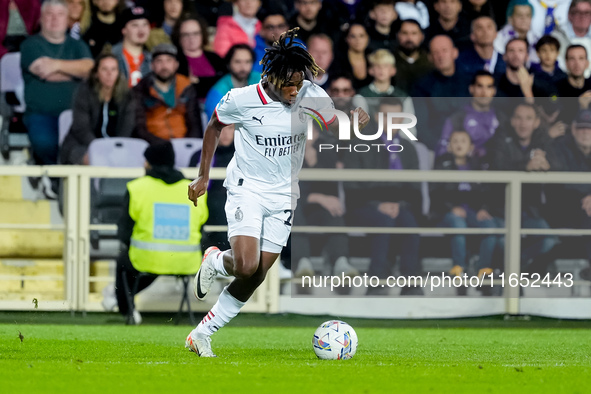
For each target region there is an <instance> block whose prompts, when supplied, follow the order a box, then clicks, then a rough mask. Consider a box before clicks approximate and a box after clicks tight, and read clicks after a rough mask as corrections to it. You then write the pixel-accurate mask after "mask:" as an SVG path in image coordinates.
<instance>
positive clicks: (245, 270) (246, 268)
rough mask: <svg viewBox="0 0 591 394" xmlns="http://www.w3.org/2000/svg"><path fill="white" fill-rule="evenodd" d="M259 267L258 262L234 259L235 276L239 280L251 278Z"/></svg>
mask: <svg viewBox="0 0 591 394" xmlns="http://www.w3.org/2000/svg"><path fill="white" fill-rule="evenodd" d="M258 266H259V262H258V261H253V260H250V259H245V258H236V257H234V276H235V277H237V278H239V279H247V278H250V277H251V276H253V275H254V274H255V272H256V271H257V268H258Z"/></svg>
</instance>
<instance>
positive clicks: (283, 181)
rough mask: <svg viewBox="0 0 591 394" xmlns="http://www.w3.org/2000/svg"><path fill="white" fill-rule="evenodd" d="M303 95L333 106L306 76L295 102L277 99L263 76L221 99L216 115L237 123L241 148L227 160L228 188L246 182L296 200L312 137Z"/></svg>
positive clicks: (237, 145) (260, 190) (236, 136)
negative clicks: (273, 98)
mask: <svg viewBox="0 0 591 394" xmlns="http://www.w3.org/2000/svg"><path fill="white" fill-rule="evenodd" d="M302 99H305V101H304V103H305V105H306V106H307V107H308V106H310V103H317V105H316V108H314V109H315V110H317V111H321V110H323V109H328V108H334V104H333V102H332V100H331V99H330V98H329V97H328V94H326V92H325V91H324V89H322V88H321V87H319V86H318V85H316V84H313V83H311V82H310V81H307V80H305V81H304V84H303V86H302V88H301V90H300V92H299V93H298V96H297V100H296V102H295V103H294V104H293V105H292V106H291V107H289V106H286V105H284V104H282V103H281V102H279V101H273V100H272V99H271V98H270V97H269V96H268V95H267V93H266V92H265V89H264V88H263V86H262V83H261V82H259V83H258V84H255V85H250V86H246V87H244V88H238V89H232V90H231V91H230V92H229V93H227V94H226V95H225V96H224V97H223V98H222V99H221V100H220V102H219V103H218V105H217V107H216V109H215V111H214V114H215V116H217V119H218V121H220V122H221V123H224V124H227V125H229V124H234V125H235V132H234V146H235V148H236V151H235V153H234V157H233V158H232V160H231V161H230V164H228V168H227V176H226V181H225V182H224V186H225V187H226V188H231V187H235V186H241V187H245V188H247V189H249V190H252V191H255V192H257V193H270V194H281V195H285V196H286V197H290V199H289V200H291V201H292V204H294V203H295V201H296V200H297V199H298V198H299V186H298V174H299V172H300V170H301V168H302V163H303V160H304V148H305V146H306V138H307V121H308V117H306V116H302V114H301V112H302V105H300V104H302ZM315 99H318V100H315ZM319 106H320V108H318V107H319ZM333 120H334V118H333ZM329 123H330V122H329ZM289 200H286V201H289ZM294 206H295V205H294Z"/></svg>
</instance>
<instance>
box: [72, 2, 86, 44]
mask: <svg viewBox="0 0 591 394" xmlns="http://www.w3.org/2000/svg"><path fill="white" fill-rule="evenodd" d="M66 3H68V32H69V34H70V37H72V38H75V39H76V40H79V39H80V37H82V35H83V34H84V33H85V32H86V30H88V28H89V27H90V19H91V18H90V1H89V0H67V1H66Z"/></svg>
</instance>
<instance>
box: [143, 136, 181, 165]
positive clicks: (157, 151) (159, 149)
mask: <svg viewBox="0 0 591 394" xmlns="http://www.w3.org/2000/svg"><path fill="white" fill-rule="evenodd" d="M144 157H145V158H146V160H147V161H148V163H150V165H151V166H167V167H174V149H173V148H172V144H171V143H170V141H166V142H164V143H161V144H155V145H150V146H149V147H148V148H147V149H146V151H145V152H144Z"/></svg>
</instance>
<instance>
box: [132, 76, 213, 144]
mask: <svg viewBox="0 0 591 394" xmlns="http://www.w3.org/2000/svg"><path fill="white" fill-rule="evenodd" d="M173 83H174V90H175V94H174V96H175V106H174V107H169V106H168V105H167V104H166V103H165V102H164V100H163V99H162V97H161V96H160V94H159V93H158V91H157V90H156V89H155V88H154V76H153V74H149V75H147V76H146V77H144V78H143V79H142V80H141V81H140V82H139V83H138V84H137V85H136V86H135V87H134V89H133V91H134V95H135V97H136V100H137V101H136V103H137V110H136V135H137V137H139V138H142V139H144V140H146V141H148V142H149V143H150V144H154V143H156V142H161V141H163V140H170V139H171V138H203V125H202V124H201V111H200V109H199V102H198V99H197V96H196V91H195V87H194V86H192V85H191V82H190V81H189V78H187V77H185V76H183V75H179V74H177V75H176V76H175V80H174V82H173Z"/></svg>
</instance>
